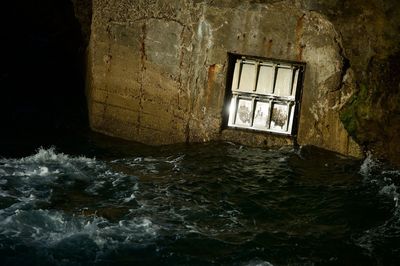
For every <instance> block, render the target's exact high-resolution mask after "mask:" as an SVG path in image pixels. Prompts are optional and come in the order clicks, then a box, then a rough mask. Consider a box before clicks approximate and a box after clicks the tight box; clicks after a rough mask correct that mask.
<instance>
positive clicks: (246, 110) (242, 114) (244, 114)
mask: <svg viewBox="0 0 400 266" xmlns="http://www.w3.org/2000/svg"><path fill="white" fill-rule="evenodd" d="M251 114H252V102H251V100H243V99H240V100H239V103H238V105H237V111H236V120H235V124H236V125H239V126H250V123H251Z"/></svg>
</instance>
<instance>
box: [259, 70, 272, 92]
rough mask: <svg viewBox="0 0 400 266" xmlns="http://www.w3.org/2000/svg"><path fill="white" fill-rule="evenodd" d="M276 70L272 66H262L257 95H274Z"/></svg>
mask: <svg viewBox="0 0 400 266" xmlns="http://www.w3.org/2000/svg"><path fill="white" fill-rule="evenodd" d="M274 75H275V73H274V68H273V67H272V66H260V72H259V75H258V82H257V93H263V94H272V93H273V91H272V87H273V82H274Z"/></svg>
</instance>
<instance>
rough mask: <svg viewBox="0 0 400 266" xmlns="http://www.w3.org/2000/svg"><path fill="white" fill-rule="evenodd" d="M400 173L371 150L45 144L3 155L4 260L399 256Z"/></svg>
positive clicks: (256, 260)
mask: <svg viewBox="0 0 400 266" xmlns="http://www.w3.org/2000/svg"><path fill="white" fill-rule="evenodd" d="M94 155H96V157H97V158H98V159H95V158H94ZM399 177H400V172H398V171H395V170H393V169H385V167H384V166H383V165H379V164H378V163H377V162H375V161H374V160H373V159H372V158H370V157H368V158H367V159H366V160H365V161H363V162H360V161H357V160H352V159H349V158H344V157H341V156H338V155H336V154H331V153H327V152H323V151H320V150H316V149H310V148H304V149H300V150H292V149H281V150H261V149H255V148H246V147H242V146H239V145H234V144H230V143H210V144H203V145H200V144H199V145H190V146H185V145H177V146H166V147H161V148H147V149H146V148H144V149H137V150H129V151H127V150H119V151H118V149H115V147H114V149H113V148H112V147H111V149H109V148H107V147H104V146H103V147H102V148H98V147H97V148H96V149H88V150H87V153H86V155H85V156H76V155H67V154H63V153H62V152H60V151H57V150H55V149H54V148H50V149H40V150H38V151H37V153H36V154H34V155H31V156H28V157H23V158H16V159H0V257H1V258H2V261H3V262H2V263H4V264H5V265H31V264H34V265H86V264H89V265H111V264H112V265H395V264H396V263H397V261H399V259H400V250H399V249H400V245H399V244H398V243H400V242H399V240H400V223H399V218H400V214H399V209H398V198H399V194H398V191H397V185H398V182H399Z"/></svg>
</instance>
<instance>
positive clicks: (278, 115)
mask: <svg viewBox="0 0 400 266" xmlns="http://www.w3.org/2000/svg"><path fill="white" fill-rule="evenodd" d="M288 116H289V110H288V106H287V105H286V104H279V103H274V105H273V108H272V115H271V125H270V129H272V130H276V131H282V132H286V131H287V126H288Z"/></svg>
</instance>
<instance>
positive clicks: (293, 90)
mask: <svg viewBox="0 0 400 266" xmlns="http://www.w3.org/2000/svg"><path fill="white" fill-rule="evenodd" d="M293 71H294V79H293V88H292V96H293V97H295V96H296V91H297V82H298V81H299V69H298V68H296V69H294V70H293Z"/></svg>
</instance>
